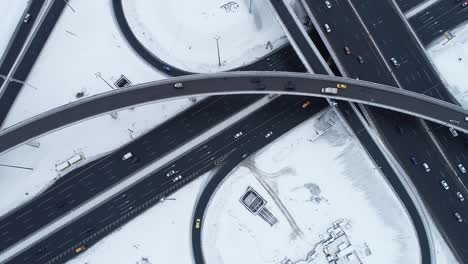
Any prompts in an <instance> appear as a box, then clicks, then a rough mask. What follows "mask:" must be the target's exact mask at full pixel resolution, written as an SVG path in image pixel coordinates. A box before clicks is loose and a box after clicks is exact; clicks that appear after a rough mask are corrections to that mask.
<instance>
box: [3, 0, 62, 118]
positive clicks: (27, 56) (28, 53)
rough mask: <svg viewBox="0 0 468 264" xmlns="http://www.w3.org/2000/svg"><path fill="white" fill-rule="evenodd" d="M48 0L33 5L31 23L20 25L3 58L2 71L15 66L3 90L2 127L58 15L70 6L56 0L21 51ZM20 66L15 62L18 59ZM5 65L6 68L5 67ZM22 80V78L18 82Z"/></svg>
mask: <svg viewBox="0 0 468 264" xmlns="http://www.w3.org/2000/svg"><path fill="white" fill-rule="evenodd" d="M43 3H44V1H42V0H39V1H38V0H35V1H33V2H32V3H31V5H30V8H29V9H30V10H29V9H28V12H29V11H30V12H31V13H30V18H29V19H30V20H29V22H28V23H24V25H22V26H20V28H19V31H18V32H17V33H16V35H15V38H14V40H13V41H14V43H13V44H14V45H13V44H12V45H10V49H9V50H8V51H7V55H6V57H5V58H4V60H3V62H2V69H1V70H2V71H1V72H0V73H1V74H4V75H8V74H9V73H7V72H10V71H11V70H12V71H13V73H12V74H11V79H12V80H14V81H10V82H9V83H5V85H4V87H3V88H2V90H1V91H0V127H1V126H2V124H3V123H4V121H5V119H6V118H7V115H8V112H9V111H10V108H11V107H12V106H13V104H14V102H15V100H16V97H17V96H18V94H19V93H20V91H21V89H22V88H23V83H22V81H26V79H27V77H28V75H29V73H30V72H31V70H32V68H33V66H34V64H35V63H36V60H37V58H38V57H39V55H40V53H41V50H42V48H43V47H44V45H45V43H46V42H47V39H48V38H49V36H50V34H51V33H52V30H53V29H54V27H55V24H56V23H57V21H58V19H59V18H60V16H61V14H62V12H63V10H64V9H65V6H66V3H67V2H66V1H58V0H56V1H53V2H52V3H51V4H50V6H48V9H47V13H46V14H45V18H44V19H42V21H41V23H40V25H38V28H37V29H36V30H35V32H34V36H33V37H32V40H31V42H30V43H29V45H28V47H27V49H26V50H25V52H24V54H22V55H20V51H21V49H22V47H23V44H24V42H25V41H26V39H27V36H28V34H29V32H30V31H31V28H32V25H33V22H34V20H35V19H36V17H37V15H38V13H39V11H40V9H41V6H42V5H43ZM18 56H19V57H18ZM17 59H19V61H18V62H17V66H14V64H15V61H16V60H17ZM3 67H4V68H3ZM18 81H20V82H18Z"/></svg>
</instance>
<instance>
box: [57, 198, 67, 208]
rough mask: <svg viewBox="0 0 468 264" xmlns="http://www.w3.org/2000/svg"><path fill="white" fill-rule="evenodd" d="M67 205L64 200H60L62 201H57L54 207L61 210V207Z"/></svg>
mask: <svg viewBox="0 0 468 264" xmlns="http://www.w3.org/2000/svg"><path fill="white" fill-rule="evenodd" d="M67 204H68V202H67V201H66V200H62V201H59V202H57V203H56V204H55V207H57V208H58V209H62V208H63V207H65V206H66V205H67Z"/></svg>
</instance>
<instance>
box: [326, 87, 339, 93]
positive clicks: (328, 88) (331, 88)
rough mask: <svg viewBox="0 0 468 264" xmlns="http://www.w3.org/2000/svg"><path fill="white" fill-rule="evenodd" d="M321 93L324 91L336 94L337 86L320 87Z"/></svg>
mask: <svg viewBox="0 0 468 264" xmlns="http://www.w3.org/2000/svg"><path fill="white" fill-rule="evenodd" d="M322 93H325V94H337V93H338V88H335V87H325V88H322Z"/></svg>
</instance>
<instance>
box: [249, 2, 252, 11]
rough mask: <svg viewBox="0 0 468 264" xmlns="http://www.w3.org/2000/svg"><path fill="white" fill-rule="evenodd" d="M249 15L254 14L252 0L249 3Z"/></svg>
mask: <svg viewBox="0 0 468 264" xmlns="http://www.w3.org/2000/svg"><path fill="white" fill-rule="evenodd" d="M249 14H252V0H250V2H249Z"/></svg>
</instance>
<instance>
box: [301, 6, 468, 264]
mask: <svg viewBox="0 0 468 264" xmlns="http://www.w3.org/2000/svg"><path fill="white" fill-rule="evenodd" d="M307 2H308V3H309V6H310V7H311V9H312V11H313V13H314V17H315V18H316V19H317V20H318V21H319V22H320V23H331V24H332V32H331V33H328V34H327V39H328V40H329V43H330V44H331V45H332V48H333V49H334V51H335V53H336V54H337V56H338V57H339V59H340V62H341V63H342V64H343V65H344V67H345V70H346V71H347V72H348V73H349V74H350V75H351V76H355V77H359V78H360V79H364V80H369V81H373V82H379V83H384V84H387V85H392V86H396V83H395V81H394V80H393V79H392V78H391V75H390V72H389V71H388V69H387V68H386V66H385V65H384V62H383V61H382V58H381V57H380V56H379V54H378V51H377V50H376V49H375V46H373V44H372V43H371V41H370V39H369V37H368V36H367V33H366V32H365V30H364V29H363V28H362V26H361V25H360V23H359V21H358V19H357V17H356V16H355V15H354V13H353V12H352V11H351V10H352V9H351V7H350V6H349V5H348V4H347V3H346V2H341V1H340V2H337V1H333V8H332V9H326V8H325V6H324V5H323V6H322V5H321V4H316V3H314V2H313V1H309V0H307ZM354 2H359V3H356V4H355V6H359V7H360V8H361V9H364V8H365V10H366V11H365V12H364V11H362V12H361V11H359V14H360V15H361V16H362V17H363V19H364V16H365V17H366V18H367V19H369V22H368V23H367V26H368V28H369V29H372V30H371V34H372V35H373V36H374V38H375V40H376V42H377V44H380V45H379V47H384V48H383V53H384V55H385V54H386V52H387V54H391V55H387V56H388V57H390V56H395V57H397V56H398V55H397V54H395V53H408V54H410V55H411V56H413V57H412V59H411V60H410V61H407V60H402V59H401V58H398V59H399V61H400V62H401V63H402V65H401V66H400V67H398V68H393V69H392V71H393V73H394V74H395V75H396V76H397V78H398V80H399V81H400V83H402V84H403V87H405V88H408V89H411V90H413V91H417V92H421V93H429V94H430V95H439V94H440V95H442V96H440V97H442V98H444V99H447V98H451V97H450V95H448V94H447V92H446V90H445V87H443V85H442V83H441V82H440V79H439V78H438V76H437V75H436V73H435V72H434V71H433V69H432V68H431V67H430V65H427V64H426V63H427V61H426V60H425V58H420V56H421V55H420V54H419V52H418V51H419V50H418V49H417V48H416V47H415V44H414V43H412V42H411V40H412V39H411V38H409V36H407V34H406V36H401V35H402V33H401V32H400V33H397V32H395V31H396V30H398V29H395V28H398V26H396V25H400V26H401V25H402V23H401V22H400V23H398V21H396V22H393V23H389V22H386V21H389V20H386V19H385V17H386V16H387V13H392V12H389V11H388V10H392V9H391V7H388V6H387V7H380V8H377V7H376V6H378V5H380V3H372V4H370V3H369V2H372V1H354ZM377 2H380V1H377ZM381 2H385V1H381ZM374 7H375V8H376V9H374ZM331 18H333V21H331ZM371 18H372V19H371ZM392 18H393V20H399V19H400V18H399V17H397V16H395V15H393V16H392ZM394 24H395V25H394ZM350 29H353V30H350ZM390 29H392V30H390ZM400 30H403V29H400ZM374 32H375V33H376V34H377V36H376V35H374ZM345 46H347V47H348V48H349V49H350V54H349V55H347V54H346V53H345V50H344V47H345ZM410 46H412V47H410ZM392 52H395V53H392ZM358 55H359V56H362V57H363V59H364V63H363V64H360V63H358V61H357V60H356V56H358ZM405 64H409V65H406V66H405ZM410 66H411V67H410ZM402 67H404V69H401V68H402ZM428 85H430V86H429V87H432V89H424V87H427V86H428ZM421 88H423V89H421ZM430 90H432V91H430ZM370 110H371V111H370V113H371V115H372V117H373V119H374V120H375V124H376V126H377V128H378V131H379V133H380V134H381V135H383V138H384V140H385V142H386V145H387V146H388V147H389V148H390V149H391V150H392V152H393V153H394V154H395V155H396V157H398V159H399V161H400V164H401V165H402V166H403V167H404V169H405V171H407V173H408V174H409V176H410V177H411V179H412V181H413V182H414V183H415V185H416V187H417V189H418V190H419V192H420V194H421V195H422V197H423V198H424V199H425V202H426V204H427V205H428V207H429V208H430V209H431V211H432V213H433V214H434V215H435V216H436V217H437V219H440V222H439V226H443V228H444V231H445V232H447V234H450V238H451V239H454V240H457V239H458V237H459V236H458V233H457V232H458V231H457V229H461V228H463V227H458V226H456V225H455V223H456V221H455V219H454V216H453V213H454V212H456V211H462V207H463V206H462V204H463V203H460V201H458V200H457V199H456V196H455V192H456V191H461V192H463V193H466V192H465V191H464V188H463V186H460V184H458V180H457V178H456V176H454V175H453V172H452V171H451V170H450V168H448V167H447V165H446V164H445V162H444V160H443V158H442V156H441V155H440V152H439V151H438V149H437V147H436V146H434V144H433V142H432V140H431V139H430V138H429V136H428V134H427V133H426V132H425V129H424V128H423V127H422V126H421V124H420V123H419V122H417V121H416V120H415V119H414V118H411V117H409V116H404V115H401V114H398V113H391V112H389V111H385V110H381V109H375V108H371V109H370ZM431 127H434V125H433V124H432V125H431ZM433 132H434V133H438V135H437V136H438V140H439V142H442V143H443V145H444V146H445V148H446V149H451V153H456V154H455V155H460V159H462V158H464V157H465V156H464V155H463V152H464V151H466V147H465V146H466V145H464V143H463V141H458V140H456V139H455V140H454V139H448V135H449V131H448V130H447V129H446V128H443V127H437V128H436V130H435V131H433ZM447 141H450V142H447ZM458 153H460V154H458ZM410 157H415V159H416V160H417V163H418V164H413V163H412V162H411V160H410ZM460 159H456V160H457V162H460ZM423 162H427V163H428V164H429V166H430V168H431V172H429V173H426V172H425V171H424V169H423V168H422V167H421V164H422V163H423ZM428 174H429V177H430V176H431V175H434V176H432V180H431V181H427V177H428ZM441 180H445V181H447V183H448V184H449V186H451V189H450V191H445V190H444V189H443V188H442V186H441V184H440V181H441ZM465 196H466V195H465ZM448 201H449V204H450V206H447V202H448ZM463 210H464V209H463ZM461 214H464V213H461ZM465 214H466V213H465ZM449 226H450V227H449ZM459 243H462V242H461V241H459ZM458 249H459V250H462V249H461V244H459V247H458ZM423 263H426V262H423Z"/></svg>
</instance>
